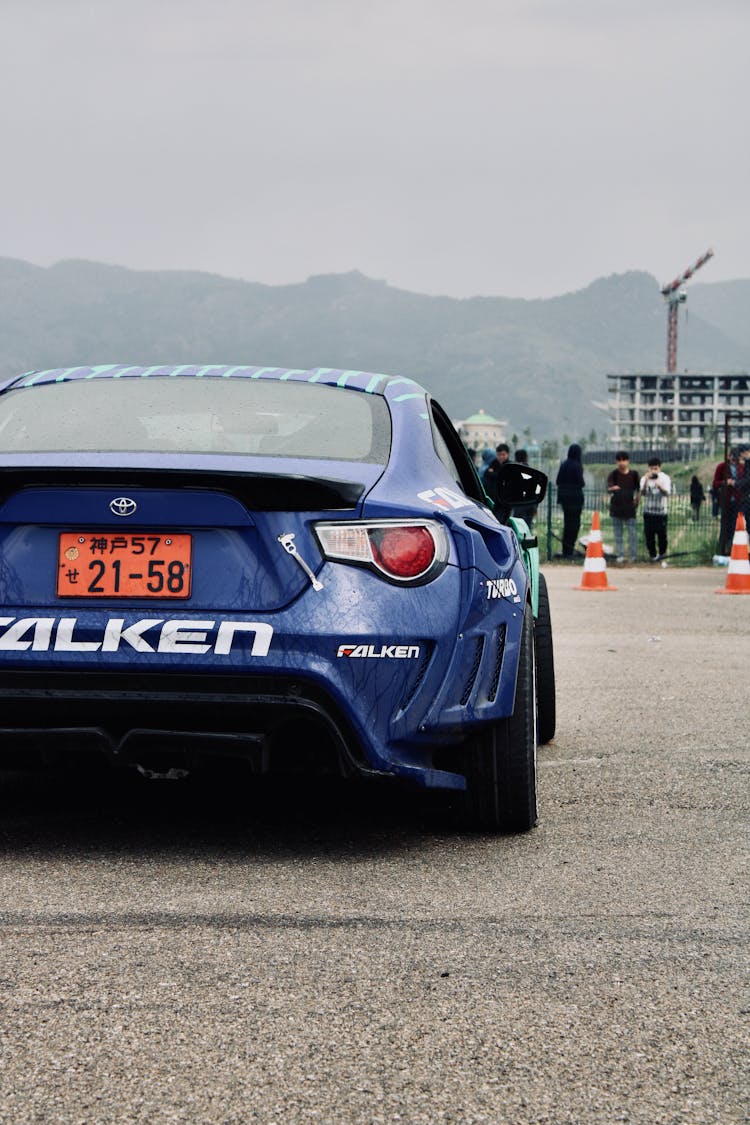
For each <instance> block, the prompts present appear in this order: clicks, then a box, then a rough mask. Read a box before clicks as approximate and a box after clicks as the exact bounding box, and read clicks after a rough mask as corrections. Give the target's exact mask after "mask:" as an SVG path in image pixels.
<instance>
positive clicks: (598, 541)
mask: <svg viewBox="0 0 750 1125" xmlns="http://www.w3.org/2000/svg"><path fill="white" fill-rule="evenodd" d="M574 589H576V590H616V589H617V587H616V586H610V585H609V584H608V582H607V563H606V560H605V558H604V550H603V549H602V531H601V525H600V523H599V513H598V512H594V515H593V517H592V520H591V534H590V535H589V541H588V545H587V547H586V558H585V559H584V560H583V574H582V576H581V584H580V586H575V587H574Z"/></svg>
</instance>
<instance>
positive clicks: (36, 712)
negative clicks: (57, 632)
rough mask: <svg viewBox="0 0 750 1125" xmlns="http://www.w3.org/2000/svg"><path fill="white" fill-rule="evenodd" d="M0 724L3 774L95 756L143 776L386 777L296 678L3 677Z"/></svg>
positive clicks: (330, 706)
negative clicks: (275, 772) (211, 770)
mask: <svg viewBox="0 0 750 1125" xmlns="http://www.w3.org/2000/svg"><path fill="white" fill-rule="evenodd" d="M0 716H2V718H0V765H2V764H3V763H4V762H5V763H6V764H8V763H9V762H13V763H14V764H16V763H24V762H27V763H31V762H32V761H42V762H44V761H49V760H54V759H57V760H59V759H61V758H64V757H65V756H66V755H67V756H71V757H75V756H76V755H87V754H91V753H95V754H100V755H102V756H104V757H105V758H107V759H108V760H109V761H110V763H111V764H113V765H116V766H138V765H143V767H144V769H146V770H147V769H148V768H149V767H148V766H147V765H146V763H149V762H150V763H154V762H158V763H165V762H168V763H172V765H173V767H174V768H177V769H188V770H189V769H191V768H195V767H196V766H197V765H199V764H200V763H201V762H203V761H205V760H206V759H207V758H217V757H218V758H239V759H243V760H245V761H246V762H247V763H248V764H249V765H250V767H251V769H252V770H253V771H254V772H257V773H267V772H269V771H270V770H271V769H273V768H275V767H278V766H284V765H289V764H291V765H296V766H297V767H300V766H304V765H305V764H306V763H308V764H309V765H310V766H311V767H314V766H321V765H323V766H324V768H327V769H330V768H331V766H332V765H335V767H336V770H337V772H340V773H342V774H344V775H355V774H365V775H373V776H380V775H381V771H378V770H374V769H373V768H372V767H371V766H370V765H369V763H368V761H367V758H366V756H365V754H364V752H363V750H362V748H361V747H360V746H359V744H358V742H357V739H356V737H355V735H354V732H353V730H352V728H351V725H350V724H349V722H348V720H347V718H346V716H345V715H344V714H343V713H342V712H341V710H340V708H339V707H337V705H336V703H335V701H334V700H333V699H332V698H331V697H330V696H328V695H327V693H326V692H324V691H321V690H320V688H318V687H317V686H316V685H314V684H311V683H305V682H303V681H301V680H299V679H295V678H292V677H284V676H259V677H250V676H222V677H221V678H220V679H219V678H218V677H216V676H196V675H180V674H172V673H164V674H151V675H148V676H144V675H142V674H138V673H134V672H130V673H127V672H126V673H112V672H88V671H87V672H86V673H85V674H83V675H82V674H80V673H71V672H53V671H49V670H45V671H44V672H28V671H15V670H4V671H3V673H2V679H1V681H0ZM170 768H171V767H170Z"/></svg>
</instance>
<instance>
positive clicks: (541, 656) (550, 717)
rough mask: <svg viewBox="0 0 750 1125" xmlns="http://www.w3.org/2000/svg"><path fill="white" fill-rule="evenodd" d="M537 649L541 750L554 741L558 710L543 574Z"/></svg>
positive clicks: (536, 630) (537, 622) (547, 599)
mask: <svg viewBox="0 0 750 1125" xmlns="http://www.w3.org/2000/svg"><path fill="white" fill-rule="evenodd" d="M534 646H535V648H536V694H537V708H538V711H539V743H540V745H542V746H544V745H545V743H547V742H551V741H552V739H553V738H554V737H555V727H556V725H557V710H556V705H555V656H554V652H553V650H552V618H551V617H550V612H549V594H548V593H547V582H546V580H545V577H544V575H543V574H540V575H539V607H538V613H537V618H536V624H535V626H534Z"/></svg>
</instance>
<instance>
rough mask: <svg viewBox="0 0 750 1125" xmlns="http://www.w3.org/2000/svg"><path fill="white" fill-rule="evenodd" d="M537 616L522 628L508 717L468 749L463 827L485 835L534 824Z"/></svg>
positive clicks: (529, 615) (476, 738) (472, 739)
mask: <svg viewBox="0 0 750 1125" xmlns="http://www.w3.org/2000/svg"><path fill="white" fill-rule="evenodd" d="M536 715H537V707H536V673H535V661H534V618H533V616H532V613H531V608H530V607H528V606H527V608H526V612H525V614H524V619H523V626H522V630H521V648H520V653H519V657H518V680H517V683H516V700H515V705H514V708H513V714H512V715H511V716H510V718H507V719H499V720H498V721H497V722H496V723H493V724H491V725H489V726H486V727H484V728H482V729H481V730H480V731H478V732H477V733H476V734H474V735H472V736H470V737H469V738H467V740H466V743H465V747H464V759H463V766H464V774H465V777H466V791H465V793H464V799H463V817H462V820H463V823H464V825H465V826H466V827H467V828H471V829H473V830H476V831H482V832H528V830H529V829H530V828H533V827H534V825H535V824H536V819H537V812H536V740H537V722H536Z"/></svg>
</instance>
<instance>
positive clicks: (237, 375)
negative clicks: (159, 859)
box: [0, 365, 554, 831]
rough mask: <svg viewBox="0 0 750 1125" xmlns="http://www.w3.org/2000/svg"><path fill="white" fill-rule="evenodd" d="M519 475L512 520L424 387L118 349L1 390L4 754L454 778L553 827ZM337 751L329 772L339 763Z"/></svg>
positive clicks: (547, 661) (425, 780) (479, 796)
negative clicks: (155, 363)
mask: <svg viewBox="0 0 750 1125" xmlns="http://www.w3.org/2000/svg"><path fill="white" fill-rule="evenodd" d="M545 486H546V477H545V476H544V475H543V474H542V473H539V472H536V471H535V470H534V469H530V468H528V467H527V466H522V465H516V464H512V463H511V464H509V465H508V466H506V468H505V470H504V475H503V476H502V477H501V479H500V482H499V498H500V499H499V502H498V507H497V510H496V512H495V513H493V511H492V510H491V505H490V502H489V501H488V499H487V497H486V495H485V494H484V491H483V489H482V486H481V484H480V483H479V480H478V477H477V475H476V472H475V470H474V467H473V464H472V462H471V460H470V458H469V457H468V455H467V453H466V451H465V450H464V448H463V446H462V444H461V442H460V440H459V438H458V436H457V434H456V432H455V430H454V428H453V426H452V424H451V422H450V420H449V419H448V417H447V416H446V414H445V413H444V411H443V410H442V409H441V408H440V406H439V405H438V404H437V403H436V402H435V401H434V400H433V399H432V398H431V397H430V395H429V394H428V393H427V392H426V391H425V390H424V389H423V388H422V387H420V386H419V385H418V384H416V383H414V382H413V381H412V380H410V379H406V378H397V377H390V376H387V375H377V374H370V373H366V372H361V371H340V370H329V369H327V368H317V369H313V370H309V371H303V370H287V369H279V368H269V367H245V366H239V367H224V366H204V367H201V366H160V367H129V366H125V365H108V366H98V367H76V368H63V369H55V370H49V371H37V372H32V373H30V374H26V375H22V376H21V377H20V378H16V379H13V380H10V381H7V382H5V383H4V384H2V385H1V386H0V667H1V671H0V698H1V699H2V718H1V719H0V726H1V728H2V729H1V731H0V735H1V737H0V762H1V761H6V762H7V761H9V760H11V758H12V757H13V756H15V760H16V761H17V760H18V757H19V755H20V756H21V757H22V759H23V761H24V762H27V763H30V762H31V761H32V759H38V760H44V761H47V760H50V759H51V758H54V759H55V760H60V759H61V758H63V760H64V758H65V755H69V756H70V759H71V760H73V759H74V758H75V757H76V755H78V756H86V755H90V754H91V753H92V752H95V753H97V754H104V755H105V756H106V757H108V758H109V759H110V761H111V762H112V763H115V764H122V765H125V766H130V767H137V768H138V769H139V770H140V771H141V773H143V774H145V775H146V776H172V777H176V776H182V775H183V774H184V773H186V772H189V771H192V770H194V769H197V768H200V766H201V765H202V764H204V763H206V762H207V761H208V760H210V759H213V760H215V759H216V758H217V757H224V758H235V759H237V758H239V759H243V760H244V761H245V762H246V764H247V768H248V770H249V771H254V772H257V773H265V772H269V771H279V770H283V769H284V768H287V767H291V766H294V767H295V768H299V767H300V765H302V766H305V765H307V764H310V765H312V764H313V762H314V761H315V762H316V764H317V765H318V766H325V767H326V768H335V769H336V770H338V771H340V772H342V773H344V774H345V775H351V774H357V775H365V776H373V777H392V778H397V779H401V780H402V781H405V782H411V783H414V784H416V785H419V786H423V787H424V786H426V787H432V788H438V789H440V788H442V789H447V790H453V791H455V798H456V800H455V804H456V805H458V806H459V807H460V808H461V810H462V813H463V820H464V823H465V824H467V825H468V826H471V827H473V828H477V829H480V830H484V831H524V830H526V829H529V828H530V827H532V825H533V824H534V823H535V822H536V816H537V813H536V748H537V743H538V742H539V741H548V740H549V739H550V738H551V737H552V735H553V733H554V668H553V659H552V636H551V628H550V623H549V606H548V599H547V595H546V588H545V586H544V579H543V576H542V575H541V574H540V572H539V566H538V552H537V550H536V541H535V540H534V539H533V538H532V537H531V535H530V533H529V530H528V528H527V527H526V525H525V524H523V523H521V522H520V521H515V520H513V518H512V516H511V515H510V511H511V509H512V507H513V505H514V504H520V503H524V502H525V503H528V502H529V501H533V502H539V501H540V500H541V498H542V496H543V495H544V489H545ZM319 758H322V761H319V760H318V759H319Z"/></svg>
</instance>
